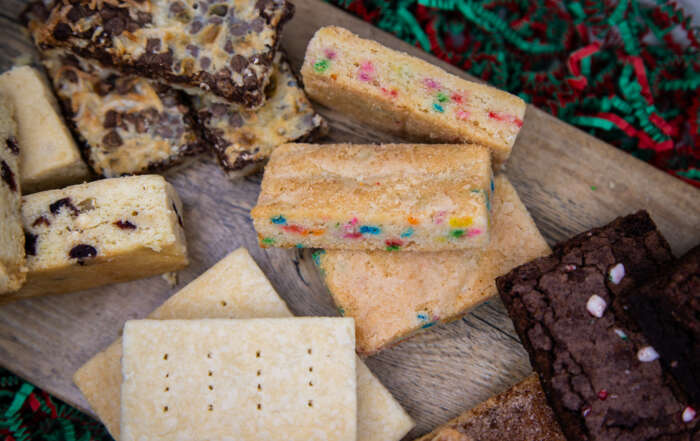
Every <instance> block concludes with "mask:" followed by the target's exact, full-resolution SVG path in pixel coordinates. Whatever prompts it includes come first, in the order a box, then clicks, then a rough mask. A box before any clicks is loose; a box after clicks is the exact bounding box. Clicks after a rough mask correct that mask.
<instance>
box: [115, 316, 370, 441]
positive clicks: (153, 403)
mask: <svg viewBox="0 0 700 441" xmlns="http://www.w3.org/2000/svg"><path fill="white" fill-rule="evenodd" d="M353 329H354V325H353V322H352V319H344V318H328V317H304V318H270V319H246V320H224V319H210V320H132V321H128V322H127V323H126V325H124V341H123V355H122V377H123V383H122V388H121V392H122V393H121V397H122V402H121V439H122V441H134V440H145V439H148V440H152V441H157V440H172V439H183V440H184V439H187V440H192V441H198V440H201V441H204V440H225V439H236V440H240V441H258V440H288V441H302V440H303V441H355V440H356V439H357V392H356V387H357V382H356V380H357V374H356V370H355V359H356V356H355V351H354V349H355V344H354V343H355V335H354V332H353ZM232 434H235V436H232Z"/></svg>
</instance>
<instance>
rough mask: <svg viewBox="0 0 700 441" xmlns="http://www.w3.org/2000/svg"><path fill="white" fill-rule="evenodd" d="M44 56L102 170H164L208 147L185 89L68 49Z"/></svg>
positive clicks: (108, 172) (109, 173) (72, 119)
mask: <svg viewBox="0 0 700 441" xmlns="http://www.w3.org/2000/svg"><path fill="white" fill-rule="evenodd" d="M42 57H43V63H44V66H46V69H47V71H48V72H49V75H50V76H51V79H52V80H53V83H54V88H55V90H56V93H57V95H58V97H59V98H60V100H61V102H62V104H63V108H64V113H65V115H66V117H67V118H68V120H69V121H70V123H71V125H72V126H73V129H74V131H75V132H76V133H77V134H78V135H79V137H80V138H81V140H82V141H83V145H82V146H81V147H82V148H83V151H84V153H85V157H86V158H87V159H88V162H89V164H90V165H91V166H92V168H93V170H95V172H96V173H98V174H100V175H102V176H106V177H118V176H122V175H126V174H142V173H149V172H154V171H162V170H165V169H167V168H169V167H172V166H173V165H176V164H179V163H181V162H182V161H183V160H184V159H186V158H187V157H188V156H192V155H194V154H195V153H197V152H199V151H200V150H201V149H202V141H201V139H200V137H199V135H198V134H197V131H196V129H195V127H194V119H193V117H192V115H191V114H190V113H191V112H190V110H189V107H188V106H187V103H186V102H185V98H184V96H183V93H182V92H180V91H176V90H175V89H172V88H170V87H168V86H165V85H162V84H159V83H155V82H150V81H149V80H147V79H145V78H142V77H137V76H132V75H119V73H118V72H116V71H114V70H113V69H107V68H104V67H102V66H100V65H99V64H98V63H95V62H92V61H88V60H86V59H83V58H80V57H77V56H75V55H73V54H71V53H70V52H68V51H67V50H65V49H62V48H59V49H51V50H47V51H45V52H44V53H43V54H42Z"/></svg>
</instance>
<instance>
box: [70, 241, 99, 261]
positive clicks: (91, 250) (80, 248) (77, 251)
mask: <svg viewBox="0 0 700 441" xmlns="http://www.w3.org/2000/svg"><path fill="white" fill-rule="evenodd" d="M68 256H69V257H70V258H71V259H85V258H86V257H95V256H97V249H96V248H95V247H93V246H92V245H85V244H80V245H76V246H74V247H73V248H72V249H71V250H70V251H69V252H68ZM78 263H80V264H81V265H82V262H78Z"/></svg>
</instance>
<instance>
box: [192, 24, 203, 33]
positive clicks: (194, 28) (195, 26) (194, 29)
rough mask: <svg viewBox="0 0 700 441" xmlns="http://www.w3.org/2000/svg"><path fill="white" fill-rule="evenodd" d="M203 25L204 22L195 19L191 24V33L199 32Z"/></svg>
mask: <svg viewBox="0 0 700 441" xmlns="http://www.w3.org/2000/svg"><path fill="white" fill-rule="evenodd" d="M203 27H204V24H202V22H201V21H193V22H192V24H191V25H190V34H196V33H197V32H199V31H201V30H202V28H203Z"/></svg>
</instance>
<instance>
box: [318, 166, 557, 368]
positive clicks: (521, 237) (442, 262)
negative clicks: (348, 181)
mask: <svg viewBox="0 0 700 441" xmlns="http://www.w3.org/2000/svg"><path fill="white" fill-rule="evenodd" d="M495 186H496V190H495V192H494V197H493V221H492V222H493V223H492V226H491V231H492V233H491V242H490V243H489V245H488V246H487V247H486V248H485V249H484V250H466V251H447V252H414V253H394V252H387V251H372V252H366V251H340V250H325V251H323V250H321V251H317V252H315V253H314V261H315V262H316V264H317V265H318V266H319V269H320V271H321V274H322V275H323V277H324V281H325V283H326V286H327V287H328V290H329V291H330V293H331V295H332V296H333V300H334V301H335V303H336V305H337V306H338V309H339V310H340V311H341V313H342V314H344V315H346V316H350V317H353V318H354V319H355V326H356V331H355V332H356V336H357V350H358V352H359V353H360V354H363V355H371V354H374V353H376V352H378V351H380V350H382V349H385V348H386V347H388V346H390V345H391V344H394V343H396V342H398V341H399V340H401V339H402V338H406V337H409V336H411V335H413V334H415V333H417V332H420V331H421V330H423V329H427V328H430V327H431V326H433V325H435V324H436V323H446V322H449V321H452V320H455V319H457V318H459V317H461V316H462V315H464V314H465V313H466V312H468V311H469V310H470V309H472V308H474V307H476V306H477V305H479V304H480V303H481V302H483V301H485V300H487V299H489V298H491V297H493V296H495V295H496V294H497V291H496V283H495V281H494V279H495V278H496V277H497V276H499V275H501V274H505V273H506V272H508V271H509V270H510V269H512V268H513V267H515V266H517V265H520V264H522V263H524V262H527V261H529V260H530V259H533V258H535V257H539V256H543V255H546V254H547V253H549V247H548V246H547V242H545V240H544V238H543V237H542V235H541V234H540V232H539V230H538V229H537V226H536V225H535V223H534V222H533V220H532V218H531V217H530V214H529V213H528V211H527V208H525V206H524V205H523V203H522V202H521V201H520V198H519V197H518V194H517V193H516V191H515V188H513V186H512V185H511V184H510V182H509V181H508V179H507V178H506V177H505V176H504V175H497V176H496V178H495Z"/></svg>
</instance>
